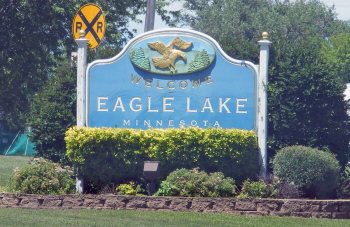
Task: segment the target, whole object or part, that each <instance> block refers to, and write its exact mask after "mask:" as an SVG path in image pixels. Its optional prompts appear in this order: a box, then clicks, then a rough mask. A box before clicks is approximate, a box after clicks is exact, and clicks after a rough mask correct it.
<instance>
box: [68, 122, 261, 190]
mask: <svg viewBox="0 0 350 227" xmlns="http://www.w3.org/2000/svg"><path fill="white" fill-rule="evenodd" d="M65 141H66V144H67V156H68V158H69V159H70V160H71V161H73V162H74V163H75V164H76V166H77V167H79V170H80V172H81V174H82V177H83V178H84V180H85V182H86V183H87V184H89V185H86V189H87V192H93V191H96V190H97V191H98V190H100V189H101V188H102V187H104V186H105V185H106V184H110V183H112V182H113V183H117V184H120V183H126V182H129V181H131V180H133V181H134V182H136V183H138V181H139V180H140V179H141V178H142V174H143V165H144V163H143V162H144V161H148V160H153V161H160V163H161V178H160V179H165V178H166V177H167V176H168V175H169V173H171V172H172V171H174V170H176V169H178V168H186V169H191V168H194V167H199V168H200V169H201V170H203V171H205V172H207V173H213V172H222V173H223V174H224V175H225V176H228V177H231V178H233V179H234V180H235V181H236V182H238V183H239V184H240V183H242V182H243V181H244V180H245V179H246V178H248V177H249V178H255V177H256V175H257V174H258V173H259V170H260V166H259V165H258V150H257V146H258V145H257V138H256V134H255V133H254V132H252V131H246V130H237V129H221V128H219V129H214V128H208V129H200V128H191V127H189V128H179V129H173V128H168V129H149V130H138V129H126V128H86V127H83V128H80V129H77V128H76V127H72V128H70V129H69V130H68V131H67V132H66V137H65ZM92 186H93V187H94V188H92ZM88 188H90V189H91V190H92V191H89V190H90V189H88Z"/></svg>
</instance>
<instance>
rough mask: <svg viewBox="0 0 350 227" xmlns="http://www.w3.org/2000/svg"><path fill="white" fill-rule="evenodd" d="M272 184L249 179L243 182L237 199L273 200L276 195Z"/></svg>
mask: <svg viewBox="0 0 350 227" xmlns="http://www.w3.org/2000/svg"><path fill="white" fill-rule="evenodd" d="M275 186H276V185H274V184H267V183H265V182H264V181H263V180H262V179H259V181H253V182H252V181H250V180H249V179H247V180H245V181H244V182H243V185H242V188H241V192H240V194H239V195H238V196H237V198H273V197H274V196H275V194H276V193H277V189H276V187H275Z"/></svg>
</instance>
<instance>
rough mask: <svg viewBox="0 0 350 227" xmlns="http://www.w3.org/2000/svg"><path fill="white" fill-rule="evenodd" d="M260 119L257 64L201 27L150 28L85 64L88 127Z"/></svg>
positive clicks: (241, 123) (241, 124)
mask: <svg viewBox="0 0 350 227" xmlns="http://www.w3.org/2000/svg"><path fill="white" fill-rule="evenodd" d="M256 116H257V72H256V68H255V66H254V65H253V64H252V63H251V62H248V61H242V60H235V59H232V58H230V57H229V56H227V55H226V54H225V53H224V52H223V51H222V49H221V48H220V47H219V45H218V43H217V42H216V41H215V40H214V39H212V38H211V37H209V36H207V35H205V34H202V33H199V32H195V31H191V30H184V29H164V30H155V31H151V32H147V33H144V34H143V35H140V36H138V37H136V38H134V39H133V40H131V41H130V42H129V43H128V44H127V45H126V47H125V48H124V50H123V51H122V52H121V53H120V54H118V55H117V56H115V57H114V58H111V59H107V60H98V61H94V62H92V63H91V64H89V66H88V68H87V122H86V124H87V126H89V127H125V128H140V129H147V128H149V127H152V128H168V127H175V128H178V127H181V126H185V127H186V126H193V127H197V126H198V127H200V128H207V127H215V128H216V127H222V128H237V129H247V130H255V127H256V123H255V122H256Z"/></svg>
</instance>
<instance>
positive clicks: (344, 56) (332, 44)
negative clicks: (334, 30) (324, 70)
mask: <svg viewBox="0 0 350 227" xmlns="http://www.w3.org/2000/svg"><path fill="white" fill-rule="evenodd" d="M320 55H321V58H323V60H324V62H325V63H326V64H328V65H329V67H334V68H335V69H336V70H337V72H338V74H339V77H340V78H341V79H342V80H343V81H344V82H345V83H350V35H349V34H346V33H340V34H338V35H335V36H331V37H329V39H328V40H327V42H324V43H323V44H322V48H321V50H320Z"/></svg>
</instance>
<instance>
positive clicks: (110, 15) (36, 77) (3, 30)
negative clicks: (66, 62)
mask: <svg viewBox="0 0 350 227" xmlns="http://www.w3.org/2000/svg"><path fill="white" fill-rule="evenodd" d="M87 3H94V4H97V5H99V6H100V7H101V8H102V10H103V12H104V14H105V18H106V29H107V32H106V33H105V39H104V40H103V41H102V43H103V44H104V45H107V46H108V45H111V46H115V47H118V48H119V47H120V46H122V45H124V44H125V43H126V42H127V41H128V40H129V39H130V38H131V37H132V36H133V30H132V29H129V28H128V23H129V21H130V20H136V16H137V15H138V14H141V13H144V11H145V6H146V2H145V1H143V0H112V1H105V0H96V1H93V2H91V1H87V0H66V1H63V0H56V1H52V0H36V1H33V0H0V34H1V36H0V97H1V98H0V118H3V119H4V120H5V127H6V128H7V129H10V130H12V131H18V130H19V129H23V128H24V126H25V121H26V119H27V117H28V110H29V104H30V103H29V99H30V97H31V96H32V95H34V94H35V92H38V91H40V90H41V88H42V87H43V86H44V84H45V82H46V80H47V79H48V76H49V75H52V74H53V73H54V70H55V69H56V68H57V66H58V65H59V64H60V62H61V61H62V60H63V59H66V58H70V55H71V52H72V51H76V48H77V47H76V44H75V42H74V40H73V38H72V35H71V33H72V31H71V29H72V21H73V18H74V15H75V13H76V12H77V10H78V9H79V8H80V7H82V6H83V5H85V4H87ZM166 4H167V3H166V2H165V0H161V1H159V4H158V5H157V11H158V12H159V13H161V15H162V17H163V18H164V19H167V20H169V17H167V14H169V12H168V11H166V10H164V6H166ZM115 54H116V53H115Z"/></svg>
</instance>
